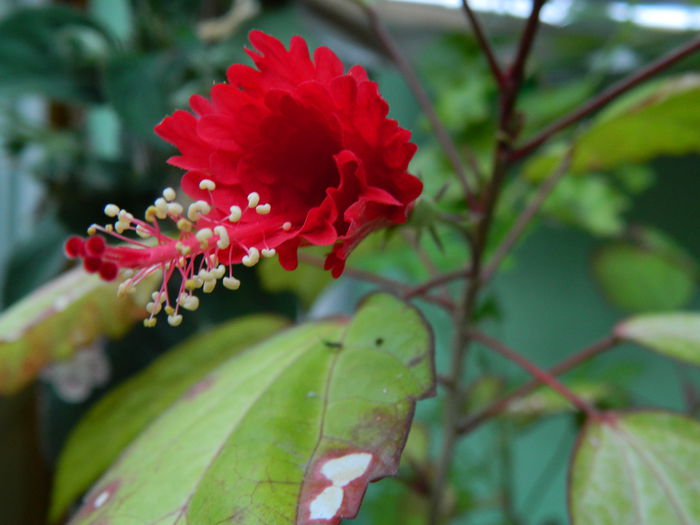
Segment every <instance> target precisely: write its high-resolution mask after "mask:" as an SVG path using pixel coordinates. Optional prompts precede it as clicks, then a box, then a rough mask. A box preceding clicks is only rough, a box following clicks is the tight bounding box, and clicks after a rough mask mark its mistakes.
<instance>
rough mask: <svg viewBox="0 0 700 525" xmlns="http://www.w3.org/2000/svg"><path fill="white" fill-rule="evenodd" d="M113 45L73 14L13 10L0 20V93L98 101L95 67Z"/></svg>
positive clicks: (97, 27) (94, 26) (92, 24)
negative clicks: (32, 94) (33, 94)
mask: <svg viewBox="0 0 700 525" xmlns="http://www.w3.org/2000/svg"><path fill="white" fill-rule="evenodd" d="M113 45H114V42H113V40H112V38H111V36H110V35H109V34H108V33H107V31H106V30H105V29H104V28H103V27H102V26H101V25H99V24H98V23H96V22H95V21H94V20H93V19H91V18H90V17H88V16H86V15H85V14H83V13H80V12H79V11H75V10H72V9H67V8H65V7H58V6H51V7H42V8H34V9H19V10H16V11H14V12H12V14H11V15H9V16H7V17H5V18H3V19H2V21H0V93H2V94H10V95H20V94H25V93H41V94H43V95H46V96H49V97H51V98H52V99H61V100H69V101H91V102H95V101H98V100H100V94H99V92H98V91H97V90H96V89H95V86H96V85H97V75H98V68H97V64H98V62H99V60H100V59H101V57H102V56H103V55H104V54H105V53H106V52H107V50H108V49H109V48H110V47H112V46H113Z"/></svg>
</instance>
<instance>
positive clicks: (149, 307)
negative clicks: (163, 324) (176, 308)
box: [146, 303, 163, 315]
mask: <svg viewBox="0 0 700 525" xmlns="http://www.w3.org/2000/svg"><path fill="white" fill-rule="evenodd" d="M162 309H163V306H162V304H161V303H147V304H146V311H147V312H148V313H149V314H151V315H158V314H159V313H160V311H161V310H162Z"/></svg>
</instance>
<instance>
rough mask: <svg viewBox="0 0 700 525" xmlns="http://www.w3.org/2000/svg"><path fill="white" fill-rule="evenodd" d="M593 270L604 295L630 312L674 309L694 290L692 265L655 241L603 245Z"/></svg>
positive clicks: (694, 271) (687, 298)
mask: <svg viewBox="0 0 700 525" xmlns="http://www.w3.org/2000/svg"><path fill="white" fill-rule="evenodd" d="M643 244H645V243H643ZM593 272H594V274H595V277H596V279H597V280H598V283H599V284H600V286H601V288H602V290H603V293H604V294H605V296H606V297H607V298H608V299H609V300H610V301H611V302H612V303H613V304H615V305H617V306H618V307H620V308H622V309H623V310H626V311H629V312H650V311H666V310H675V309H677V308H680V307H682V306H683V305H685V304H686V303H687V302H688V301H689V300H690V299H691V298H692V297H693V294H694V293H695V281H696V270H695V268H694V266H693V265H692V264H689V262H688V261H687V260H686V259H685V258H680V257H678V256H677V254H676V253H675V252H673V251H670V250H668V249H665V248H663V247H661V246H660V245H658V244H657V245H654V246H651V245H646V246H644V245H641V246H635V245H631V244H623V243H616V244H611V245H608V246H605V247H603V248H602V249H600V250H599V251H598V253H597V254H596V256H595V257H594V260H593Z"/></svg>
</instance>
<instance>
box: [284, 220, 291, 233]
mask: <svg viewBox="0 0 700 525" xmlns="http://www.w3.org/2000/svg"><path fill="white" fill-rule="evenodd" d="M282 229H283V230H284V231H286V232H288V231H289V230H291V229H292V223H291V222H289V221H287V222H285V223H284V224H283V225H282Z"/></svg>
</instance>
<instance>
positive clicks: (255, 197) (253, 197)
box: [248, 191, 260, 208]
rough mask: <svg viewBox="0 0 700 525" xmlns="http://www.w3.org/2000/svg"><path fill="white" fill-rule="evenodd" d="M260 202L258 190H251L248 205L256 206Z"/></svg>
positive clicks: (250, 206)
mask: <svg viewBox="0 0 700 525" xmlns="http://www.w3.org/2000/svg"><path fill="white" fill-rule="evenodd" d="M258 204H260V194H259V193H258V192H257V191H251V192H250V193H249V194H248V207H249V208H255V207H256V206H257V205H258Z"/></svg>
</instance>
